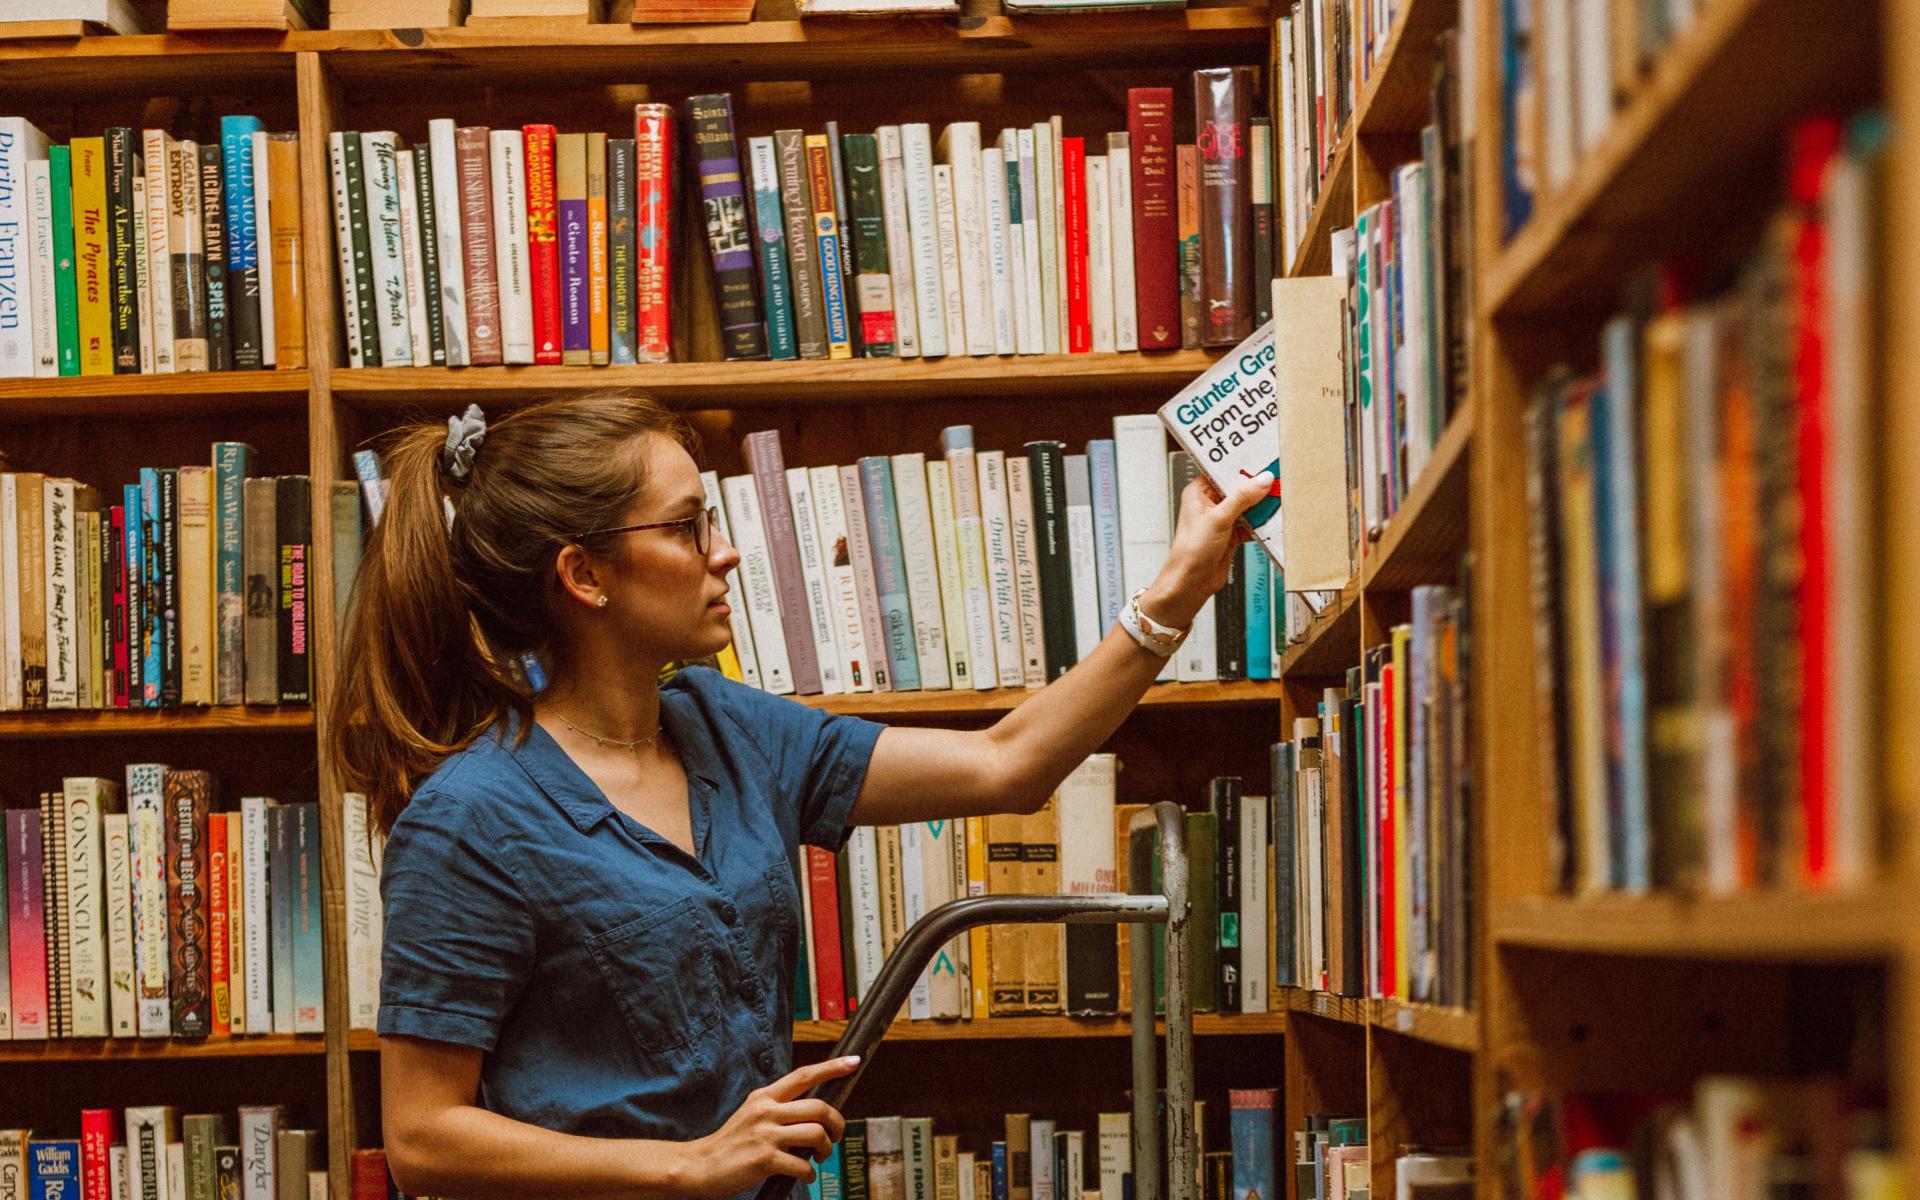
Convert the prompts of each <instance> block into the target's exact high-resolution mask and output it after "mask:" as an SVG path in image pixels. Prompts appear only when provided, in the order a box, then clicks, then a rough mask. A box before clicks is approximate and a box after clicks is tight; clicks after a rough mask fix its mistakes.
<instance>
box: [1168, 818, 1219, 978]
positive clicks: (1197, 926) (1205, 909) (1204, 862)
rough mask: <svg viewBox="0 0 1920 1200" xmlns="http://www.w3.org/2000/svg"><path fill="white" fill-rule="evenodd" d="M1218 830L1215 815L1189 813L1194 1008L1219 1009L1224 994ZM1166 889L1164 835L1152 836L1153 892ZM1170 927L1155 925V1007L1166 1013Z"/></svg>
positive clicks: (1189, 947)
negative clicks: (1162, 851)
mask: <svg viewBox="0 0 1920 1200" xmlns="http://www.w3.org/2000/svg"><path fill="white" fill-rule="evenodd" d="M1217 840H1218V838H1217V837H1216V828H1215V825H1214V821H1213V814H1212V813H1194V812H1190V813H1188V814H1187V868H1188V875H1187V909H1188V911H1189V912H1190V913H1191V914H1192V915H1191V918H1190V919H1189V920H1188V922H1187V931H1188V935H1189V940H1188V942H1187V994H1188V995H1189V996H1190V997H1192V999H1193V1011H1195V1012H1215V1011H1217V1009H1218V1004H1219V995H1220V979H1219V974H1220V942H1219V936H1220V899H1219V895H1218V893H1217V892H1216V891H1215V889H1216V887H1217V886H1218V884H1217V883H1216V882H1215V875H1214V863H1213V855H1214V845H1215V843H1216V841H1217ZM1164 887H1166V881H1165V880H1164V879H1163V878H1162V877H1161V874H1160V839H1159V835H1158V834H1155V835H1154V843H1153V890H1154V891H1155V892H1159V891H1160V890H1161V889H1163V888H1164ZM1166 945H1167V943H1166V927H1165V926H1164V925H1155V926H1153V991H1154V1011H1155V1012H1165V1011H1166V990H1167V977H1166V961H1167V950H1166Z"/></svg>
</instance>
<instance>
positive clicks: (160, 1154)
mask: <svg viewBox="0 0 1920 1200" xmlns="http://www.w3.org/2000/svg"><path fill="white" fill-rule="evenodd" d="M126 1120H127V1175H128V1179H127V1191H128V1192H129V1193H131V1194H132V1195H133V1196H134V1197H135V1198H136V1200H168V1197H169V1195H170V1193H171V1191H172V1189H171V1188H170V1187H169V1184H170V1183H171V1182H172V1181H171V1180H170V1179H169V1178H168V1175H167V1146H168V1145H169V1144H175V1143H174V1142H173V1139H174V1137H175V1136H176V1134H177V1120H178V1119H177V1118H176V1116H175V1115H174V1112H173V1110H172V1109H170V1108H166V1107H161V1106H157V1105H155V1106H139V1107H131V1108H128V1109H127V1112H126ZM179 1200H185V1196H184V1195H182V1196H181V1197H180V1198H179Z"/></svg>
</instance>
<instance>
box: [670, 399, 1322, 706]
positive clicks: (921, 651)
mask: <svg viewBox="0 0 1920 1200" xmlns="http://www.w3.org/2000/svg"><path fill="white" fill-rule="evenodd" d="M1113 429H1114V436H1113V437H1112V438H1111V439H1105V438H1102V439H1096V440H1094V441H1092V442H1089V443H1088V444H1087V448H1086V452H1085V453H1084V454H1068V453H1066V446H1065V445H1064V444H1063V443H1061V442H1056V441H1037V442H1029V443H1028V444H1027V445H1026V447H1025V448H1024V451H1023V452H1020V451H1017V452H1014V453H1006V452H1003V451H999V450H978V449H976V447H975V446H974V444H973V429H972V427H971V426H968V425H954V426H949V427H948V428H947V429H945V430H943V431H942V433H941V445H942V448H943V449H944V451H945V454H944V457H941V458H929V457H927V456H926V455H925V454H922V453H919V452H914V453H907V454H895V455H891V456H887V455H869V456H867V457H864V458H862V459H861V460H860V461H859V463H858V465H855V466H844V467H813V468H810V469H809V468H804V467H788V466H786V464H785V460H784V458H783V456H782V453H781V449H780V437H779V434H778V433H777V432H775V431H771V430H767V431H761V432H757V433H752V434H749V435H748V436H747V437H746V439H745V457H746V460H747V462H748V464H749V466H750V467H751V468H752V473H751V474H745V475H735V476H729V477H727V478H725V479H721V478H718V477H717V476H716V475H715V474H714V473H712V472H708V473H707V474H706V475H705V476H704V477H703V478H704V480H705V483H706V485H707V491H708V502H709V503H710V504H712V505H713V506H714V507H716V508H719V509H721V510H722V512H723V513H724V517H725V522H726V524H725V527H724V528H723V529H722V531H721V532H722V533H723V534H724V535H725V536H726V537H727V538H728V540H729V541H731V542H733V544H734V545H736V546H737V547H738V548H739V550H740V554H741V565H740V569H739V571H738V573H737V582H738V585H739V589H740V599H741V602H740V603H738V604H736V605H734V607H733V635H734V640H733V656H734V657H733V658H731V659H723V661H722V669H723V670H726V671H727V672H728V673H729V674H732V675H735V677H737V678H740V679H743V680H744V681H746V682H747V683H749V684H752V685H753V686H755V687H761V688H764V689H766V690H767V691H771V692H776V693H781V694H787V693H793V692H798V693H801V694H811V693H816V692H818V693H825V694H829V695H831V694H837V693H841V692H866V691H893V690H900V691H910V690H915V689H947V688H956V689H961V688H975V689H981V690H986V689H990V688H995V687H1040V686H1042V685H1044V684H1045V683H1046V682H1047V681H1049V680H1051V679H1056V678H1058V677H1059V676H1060V675H1062V674H1064V673H1065V672H1066V671H1067V669H1068V668H1070V667H1071V666H1073V665H1074V664H1075V663H1077V662H1078V661H1079V660H1080V659H1081V658H1082V657H1084V656H1085V655H1087V654H1089V653H1091V652H1092V650H1093V648H1094V647H1095V646H1096V645H1098V644H1099V642H1100V640H1101V639H1102V638H1103V637H1104V636H1105V634H1106V632H1107V630H1108V629H1109V628H1111V627H1112V624H1113V622H1114V621H1115V620H1116V619H1117V618H1118V616H1119V612H1120V608H1121V606H1122V605H1123V604H1124V603H1125V602H1126V597H1127V596H1128V595H1130V594H1132V592H1133V591H1134V590H1136V589H1138V588H1142V587H1145V586H1146V585H1147V584H1148V583H1150V582H1151V581H1152V579H1153V577H1154V575H1155V573H1156V572H1158V570H1159V569H1160V566H1161V564H1162V563H1163V562H1164V561H1165V559H1166V556H1167V552H1168V547H1169V545H1170V538H1171V534H1172V528H1173V519H1174V506H1175V505H1176V504H1177V501H1178V496H1179V492H1180V489H1181V488H1183V487H1184V486H1185V484H1186V482H1187V481H1188V480H1189V479H1191V478H1193V474H1194V471H1195V467H1194V465H1193V461H1192V459H1191V458H1190V457H1189V456H1188V455H1186V454H1185V453H1184V452H1180V451H1173V452H1171V453H1170V452H1169V451H1168V450H1167V439H1166V433H1165V431H1164V429H1163V427H1162V425H1161V423H1160V420H1159V418H1157V417H1155V416H1153V415H1151V414H1142V415H1137V416H1135V415H1129V416H1121V417H1117V418H1115V419H1114V424H1113ZM1122 478H1125V479H1126V481H1127V485H1126V486H1125V487H1122V486H1121V485H1120V480H1121V479H1122ZM1243 550H1244V552H1243V553H1242V555H1241V556H1240V557H1239V558H1238V559H1237V560H1236V562H1235V567H1234V572H1233V579H1232V581H1231V582H1230V583H1229V584H1228V586H1227V589H1226V590H1225V591H1224V592H1223V593H1222V594H1221V595H1220V596H1218V597H1215V598H1214V599H1212V600H1210V601H1208V604H1207V606H1206V608H1205V609H1203V610H1202V612H1201V614H1200V616H1199V617H1198V619H1196V621H1195V622H1194V626H1193V631H1192V633H1190V634H1189V636H1188V638H1187V641H1186V643H1185V644H1184V645H1183V647H1182V649H1181V651H1180V653H1179V654H1178V656H1177V658H1176V659H1175V660H1172V661H1170V662H1169V664H1168V668H1167V672H1166V675H1165V677H1166V678H1169V679H1174V678H1178V679H1180V680H1188V681H1194V680H1215V679H1220V680H1233V679H1267V678H1271V677H1272V676H1273V663H1274V660H1275V659H1276V658H1277V656H1278V650H1279V649H1281V648H1284V642H1281V641H1277V640H1276V638H1275V634H1274V631H1275V627H1276V622H1275V616H1276V613H1277V612H1278V611H1279V605H1278V602H1277V597H1278V596H1280V595H1281V594H1282V589H1280V588H1279V587H1278V586H1277V585H1276V581H1275V578H1274V576H1275V574H1276V573H1275V572H1274V571H1273V570H1272V569H1271V565H1270V564H1271V560H1270V559H1269V558H1268V556H1267V555H1266V553H1265V552H1264V551H1262V550H1261V548H1260V547H1259V546H1258V545H1255V544H1249V545H1248V546H1246V547H1244V548H1243ZM1281 627H1282V628H1284V624H1282V626H1281Z"/></svg>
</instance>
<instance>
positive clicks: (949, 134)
mask: <svg viewBox="0 0 1920 1200" xmlns="http://www.w3.org/2000/svg"><path fill="white" fill-rule="evenodd" d="M940 142H941V148H942V149H943V150H945V152H946V155H945V157H946V160H947V162H946V166H947V168H948V170H949V171H950V172H951V174H952V176H953V226H954V235H955V238H954V241H955V245H956V246H957V247H958V249H959V260H960V261H959V263H958V266H959V269H960V304H961V311H962V312H963V313H964V314H965V324H966V331H967V353H968V354H972V355H983V354H992V353H994V352H995V347H994V314H993V297H992V283H991V267H990V266H989V265H988V261H987V219H986V197H985V195H984V192H983V189H984V186H985V185H984V182H983V181H982V180H981V178H980V123H979V122H978V121H955V122H954V123H953V124H951V125H949V126H947V128H946V131H945V132H944V133H943V134H941V137H940Z"/></svg>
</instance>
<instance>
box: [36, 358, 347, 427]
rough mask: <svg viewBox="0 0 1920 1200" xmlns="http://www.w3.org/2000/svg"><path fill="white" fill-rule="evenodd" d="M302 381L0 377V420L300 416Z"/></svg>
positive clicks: (263, 376)
mask: <svg viewBox="0 0 1920 1200" xmlns="http://www.w3.org/2000/svg"><path fill="white" fill-rule="evenodd" d="M308 382H309V377H308V374H307V372H306V371H305V370H293V371H194V372H191V373H187V374H180V375H68V376H64V377H61V378H57V379H0V424H3V423H6V422H10V421H21V420H38V419H44V418H62V417H104V416H131V417H174V416H185V415H187V414H206V413H222V412H246V413H259V412H263V411H272V412H281V413H284V414H286V415H287V416H289V417H305V416H306V412H307V386H308Z"/></svg>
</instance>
